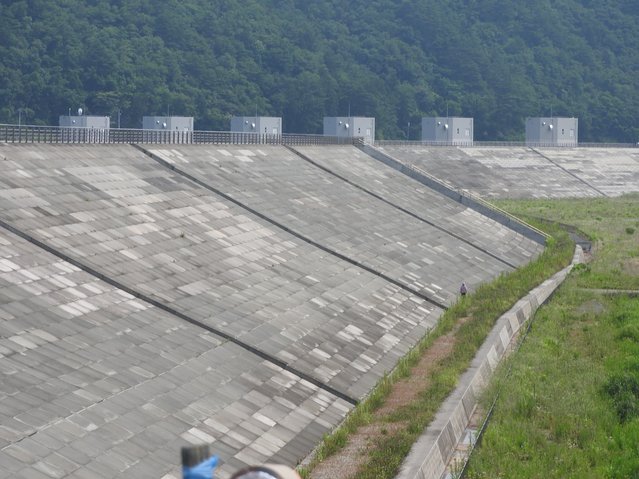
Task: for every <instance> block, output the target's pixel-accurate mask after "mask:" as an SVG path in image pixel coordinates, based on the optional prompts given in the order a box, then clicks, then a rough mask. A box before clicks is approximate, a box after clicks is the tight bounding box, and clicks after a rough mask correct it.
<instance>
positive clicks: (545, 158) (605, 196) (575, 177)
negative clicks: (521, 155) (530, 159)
mask: <svg viewBox="0 0 639 479" xmlns="http://www.w3.org/2000/svg"><path fill="white" fill-rule="evenodd" d="M530 149H531V150H532V151H533V152H535V153H537V154H538V155H539V156H541V157H542V158H543V159H544V160H546V161H549V162H550V163H552V164H553V165H555V166H556V167H557V168H559V169H560V170H562V171H564V172H565V173H567V174H569V175H570V176H572V177H573V178H574V179H576V180H577V181H579V182H581V183H583V184H584V185H586V186H587V187H588V188H591V189H593V190H595V191H596V192H597V193H599V194H600V195H601V196H603V197H604V198H607V197H608V195H607V194H606V193H604V192H603V191H601V190H600V189H599V188H597V187H596V186H593V185H591V184H590V183H588V182H587V181H586V180H584V179H583V178H579V177H578V176H577V175H575V174H574V173H571V172H570V171H569V170H568V169H566V168H564V167H563V166H561V165H560V164H559V163H557V162H556V161H553V160H552V159H550V158H549V157H547V156H546V155H544V154H543V153H542V152H541V151H539V150H538V149H537V148H533V147H530Z"/></svg>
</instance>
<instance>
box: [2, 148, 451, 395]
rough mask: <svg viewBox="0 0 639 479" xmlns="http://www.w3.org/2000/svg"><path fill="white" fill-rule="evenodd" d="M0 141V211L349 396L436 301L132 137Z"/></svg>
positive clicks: (403, 344) (422, 324) (377, 374)
mask: <svg viewBox="0 0 639 479" xmlns="http://www.w3.org/2000/svg"><path fill="white" fill-rule="evenodd" d="M1 154H3V155H5V156H7V157H8V158H12V159H11V160H7V161H5V162H4V163H3V167H4V169H5V173H4V176H3V177H4V178H6V179H7V180H8V181H10V182H11V183H12V184H13V185H14V186H13V187H12V188H7V189H5V190H3V191H4V197H2V198H0V219H2V220H4V221H7V222H9V223H11V224H12V225H13V226H15V227H17V228H20V229H21V230H24V231H26V232H27V233H29V234H31V235H33V236H34V237H36V238H37V239H40V240H41V241H43V242H46V243H47V244H48V245H50V246H52V247H54V248H57V249H59V250H60V251H62V252H64V253H65V254H67V255H69V256H70V257H73V258H75V259H77V260H79V261H82V262H84V263H85V264H87V265H89V266H90V267H92V268H95V269H96V270H97V271H99V272H100V273H101V274H104V275H105V276H107V277H109V278H112V279H114V280H116V281H118V282H119V283H120V284H122V285H124V286H127V287H129V288H132V289H133V290H135V291H137V292H139V293H140V294H144V295H147V296H148V297H149V298H151V299H153V300H155V301H158V302H160V303H162V304H165V305H168V306H170V307H171V308H174V309H175V310H176V311H179V312H180V313H182V314H185V315H188V316H189V317H191V318H194V319H196V320H198V321H202V322H203V323H204V324H206V325H209V326H211V327H213V328H216V329H217V330H220V331H223V332H224V333H226V334H228V335H230V336H232V337H234V338H237V339H238V340H240V341H242V342H244V343H246V344H247V345H250V346H252V347H255V348H257V349H259V350H261V351H263V352H264V353H266V354H270V355H272V356H273V357H275V358H277V359H278V360H281V361H283V362H284V363H287V364H294V365H295V367H296V369H298V370H300V371H302V372H304V373H306V374H308V375H309V376H311V377H313V378H315V379H317V380H318V381H321V382H323V383H325V384H327V385H329V386H331V387H334V388H335V389H337V390H339V391H341V392H343V393H344V394H345V395H348V396H350V397H352V398H355V399H357V398H361V397H363V396H364V395H365V394H366V393H367V392H368V391H369V390H370V388H371V387H372V385H373V384H375V383H376V381H377V380H378V379H379V378H381V377H382V376H383V374H384V373H385V372H386V371H388V370H390V369H391V368H392V367H393V366H394V364H395V363H396V361H397V359H398V358H399V357H401V356H402V355H403V354H405V353H406V351H408V349H410V347H411V346H412V345H414V344H415V342H416V341H418V340H419V338H421V337H422V336H423V335H424V334H425V333H426V331H427V330H428V329H429V328H431V327H432V326H433V325H434V324H435V323H436V321H437V318H438V317H439V315H440V314H441V309H439V308H437V307H435V306H433V305H432V304H430V303H428V302H426V301H424V300H423V299H420V298H418V297H416V296H414V295H412V294H410V293H408V292H406V291H405V290H402V289H401V288H399V287H397V286H395V285H392V284H388V283H387V282H386V281H385V280H383V279H382V278H380V277H378V276H376V275H373V274H370V273H368V272H366V271H363V270H361V269H358V268H356V267H354V266H353V265H352V264H349V263H347V262H345V261H342V260H340V259H339V258H336V257H332V256H330V255H327V254H326V253H325V252H323V251H321V250H318V249H317V248H314V247H312V246H310V245H308V244H305V243H303V242H300V241H299V240H297V239H296V238H294V237H292V236H290V235H288V234H286V233H285V232H283V231H281V230H277V229H275V228H273V227H272V226H271V225H269V224H265V222H263V221H261V220H259V219H258V218H255V217H252V215H250V214H247V213H246V212H245V211H243V210H241V209H240V208H238V207H237V206H235V205H233V204H231V203H229V202H227V201H225V200H222V199H220V198H218V197H216V196H215V195H213V194H211V193H210V192H208V191H206V190H203V189H201V188H199V187H197V186H194V185H193V184H191V183H190V182H188V181H186V180H184V179H183V178H182V177H180V176H179V175H176V174H174V173H172V172H170V171H168V170H166V169H164V168H160V167H158V165H157V163H155V162H154V161H152V160H150V159H149V158H147V157H146V156H144V155H142V154H141V153H139V152H138V151H136V150H135V149H133V148H131V147H129V146H122V147H117V148H116V147H95V146H88V147H73V146H71V147H69V146H59V147H52V146H41V147H38V146H35V147H30V148H22V149H20V148H18V147H13V148H9V149H8V151H5V150H4V149H3V150H2V153H1ZM44 157H46V158H45V159H43V158H44ZM309 181H310V180H309ZM27 197H28V198H29V200H28V201H26V200H25V198H27ZM345 238H347V236H345ZM371 254H374V252H372V253H371Z"/></svg>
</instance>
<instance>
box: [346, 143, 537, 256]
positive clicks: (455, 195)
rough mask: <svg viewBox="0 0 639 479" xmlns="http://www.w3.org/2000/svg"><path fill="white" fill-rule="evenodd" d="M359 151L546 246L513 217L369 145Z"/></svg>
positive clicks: (531, 230)
mask: <svg viewBox="0 0 639 479" xmlns="http://www.w3.org/2000/svg"><path fill="white" fill-rule="evenodd" d="M356 146H357V147H358V148H359V149H360V150H362V151H363V152H364V153H366V154H367V155H369V156H370V157H372V158H375V159H376V160H378V161H381V162H382V163H384V164H385V165H387V166H390V167H391V168H393V169H395V170H397V171H399V172H401V173H404V174H405V175H407V176H409V177H410V178H412V179H414V180H417V181H419V182H420V183H421V184H423V185H425V186H428V187H429V188H432V189H433V190H435V191H437V192H438V193H441V194H443V195H445V196H448V197H449V198H451V199H453V200H455V201H457V202H459V203H461V204H463V205H464V206H467V207H468V208H471V209H473V210H475V211H477V212H478V213H481V214H482V215H484V216H487V217H488V218H490V219H492V220H495V221H497V222H498V223H500V224H502V225H504V226H506V227H507V228H510V229H512V230H513V231H516V232H517V233H519V234H521V235H523V236H525V237H526V238H528V239H531V240H533V241H536V242H537V243H539V244H542V245H545V244H546V236H544V234H543V233H541V232H540V231H538V230H535V229H533V228H532V227H530V226H528V225H526V224H525V223H521V222H519V221H516V220H515V219H514V218H513V217H511V216H508V215H506V214H504V213H503V212H501V211H499V210H497V209H495V208H494V207H493V208H491V207H489V206H488V205H487V204H484V203H482V202H480V201H476V200H475V199H473V198H471V197H470V196H467V195H464V194H462V193H460V192H459V191H456V190H455V189H454V188H452V187H450V186H448V185H446V184H444V183H442V182H441V181H437V180H436V179H434V178H430V177H428V176H427V175H424V174H422V173H420V172H419V171H418V170H416V169H415V168H413V167H411V166H410V165H406V164H404V163H402V162H401V161H399V160H396V159H395V158H393V157H392V156H389V155H387V154H386V153H384V152H382V151H380V150H378V149H376V148H374V147H372V146H370V145H356Z"/></svg>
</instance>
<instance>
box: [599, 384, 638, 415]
mask: <svg viewBox="0 0 639 479" xmlns="http://www.w3.org/2000/svg"><path fill="white" fill-rule="evenodd" d="M604 391H605V392H606V394H608V396H610V398H611V399H612V401H613V405H614V407H615V410H616V412H617V416H618V417H619V421H620V422H622V423H625V422H627V421H629V420H631V419H632V418H634V417H636V416H639V380H638V379H637V377H636V376H635V375H633V374H629V373H623V374H616V375H614V376H612V377H611V378H610V379H608V381H607V382H606V384H605V385H604Z"/></svg>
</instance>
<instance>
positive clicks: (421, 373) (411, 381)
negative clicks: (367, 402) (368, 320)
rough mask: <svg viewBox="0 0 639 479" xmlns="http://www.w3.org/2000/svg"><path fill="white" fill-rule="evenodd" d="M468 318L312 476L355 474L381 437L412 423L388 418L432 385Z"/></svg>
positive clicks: (329, 478) (346, 478)
mask: <svg viewBox="0 0 639 479" xmlns="http://www.w3.org/2000/svg"><path fill="white" fill-rule="evenodd" d="M467 320H468V318H462V319H460V320H459V321H458V323H457V325H456V326H455V328H454V329H453V330H452V331H451V332H449V333H448V334H446V335H444V336H441V337H439V338H437V339H436V340H435V341H434V342H433V344H432V345H431V347H430V348H428V350H427V351H426V352H425V353H424V354H423V356H422V357H421V359H420V360H419V362H418V363H417V364H416V365H415V366H414V367H413V368H412V369H411V372H410V375H409V376H408V377H406V378H404V379H401V380H400V381H398V382H396V383H395V384H394V385H393V386H392V391H391V393H390V394H389V395H388V397H387V398H386V400H385V401H384V404H383V405H382V407H380V408H379V409H377V410H376V411H375V412H374V414H373V420H372V421H371V423H370V424H369V425H367V426H364V427H360V428H359V429H358V430H357V432H355V433H354V434H351V435H350V436H349V438H348V442H347V444H346V446H345V447H344V448H343V449H341V450H340V451H338V452H337V453H335V454H333V455H332V456H330V457H328V458H327V459H325V460H324V461H322V462H321V463H319V464H318V465H316V466H315V467H314V469H313V470H312V471H311V473H310V475H309V478H310V479H350V478H352V477H353V476H354V475H355V473H356V472H357V470H358V468H359V467H360V466H361V465H362V464H364V463H365V462H366V460H367V459H368V452H369V451H370V450H371V448H372V446H374V444H376V443H377V442H378V439H382V438H383V437H384V436H386V435H387V434H388V432H392V431H396V430H398V429H401V428H406V427H408V424H407V423H406V422H388V420H386V419H385V418H387V417H388V416H389V415H391V414H392V413H393V412H395V411H397V410H399V409H401V408H402V407H404V406H406V405H408V404H410V403H411V402H412V401H414V400H415V399H416V398H417V397H418V395H419V394H420V393H421V392H422V391H424V390H426V389H427V388H428V386H429V383H430V381H429V378H430V375H431V372H432V371H433V370H434V369H435V368H436V367H437V366H438V364H439V363H440V362H441V361H442V359H444V358H446V357H448V355H449V354H450V353H451V352H452V350H453V347H454V346H455V341H456V340H455V333H456V332H457V329H459V326H460V325H461V324H463V323H464V322H465V321H467Z"/></svg>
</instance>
